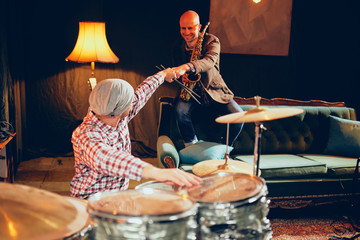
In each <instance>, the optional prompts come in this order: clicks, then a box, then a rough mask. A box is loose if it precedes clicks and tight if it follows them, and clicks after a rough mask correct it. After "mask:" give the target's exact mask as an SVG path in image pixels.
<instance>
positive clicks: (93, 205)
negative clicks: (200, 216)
mask: <svg viewBox="0 0 360 240" xmlns="http://www.w3.org/2000/svg"><path fill="white" fill-rule="evenodd" d="M193 205H194V202H193V201H191V200H190V199H188V198H187V195H186V194H185V195H184V196H181V195H178V194H176V193H175V192H171V191H165V190H159V189H153V188H141V189H137V190H126V191H116V192H105V193H98V194H95V195H94V196H92V197H90V198H89V200H88V208H89V210H90V211H93V212H95V214H97V213H105V214H111V215H131V216H138V215H164V214H173V213H179V212H184V211H186V210H189V209H190V208H192V206H193Z"/></svg>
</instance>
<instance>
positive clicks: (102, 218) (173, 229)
mask: <svg viewBox="0 0 360 240" xmlns="http://www.w3.org/2000/svg"><path fill="white" fill-rule="evenodd" d="M142 190H146V188H142V189H140V190H139V189H138V190H134V191H142ZM152 190H154V191H162V192H168V191H165V190H159V189H152ZM168 193H169V194H175V193H172V192H170V191H169V192H168ZM107 194H111V192H109V193H105V195H107ZM88 212H89V214H90V216H91V217H92V219H93V221H94V225H95V228H94V229H93V231H92V235H93V236H92V237H93V239H99V240H100V239H101V240H102V239H117V240H123V239H124V240H125V239H126V240H128V239H129V240H130V239H139V240H141V239H144V240H145V239H146V240H152V239H160V240H185V239H188V235H189V234H190V233H191V231H190V229H191V226H192V225H193V224H194V221H195V216H196V213H197V205H196V204H193V206H192V207H191V208H190V209H188V210H186V211H183V212H179V213H172V214H164V215H127V214H116V215H114V214H109V213H104V212H101V211H97V210H95V209H92V208H88ZM195 224H196V222H195Z"/></svg>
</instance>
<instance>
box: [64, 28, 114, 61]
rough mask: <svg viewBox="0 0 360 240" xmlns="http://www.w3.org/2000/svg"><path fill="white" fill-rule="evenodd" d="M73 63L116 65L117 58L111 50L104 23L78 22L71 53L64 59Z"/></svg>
mask: <svg viewBox="0 0 360 240" xmlns="http://www.w3.org/2000/svg"><path fill="white" fill-rule="evenodd" d="M65 60H66V61H68V60H70V61H73V62H80V63H85V62H104V63H117V62H118V61H119V58H118V57H117V56H116V55H115V54H114V53H113V51H112V50H111V48H110V46H109V44H108V42H107V39H106V33H105V23H104V22H79V35H78V39H77V42H76V44H75V47H74V49H73V51H72V52H71V53H70V55H69V56H68V57H67V58H66V59H65Z"/></svg>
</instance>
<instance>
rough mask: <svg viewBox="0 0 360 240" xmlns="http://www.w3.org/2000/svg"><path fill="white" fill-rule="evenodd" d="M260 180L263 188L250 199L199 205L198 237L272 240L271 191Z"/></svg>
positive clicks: (205, 238)
mask: <svg viewBox="0 0 360 240" xmlns="http://www.w3.org/2000/svg"><path fill="white" fill-rule="evenodd" d="M223 174H224V173H222V175H223ZM226 175H228V174H226ZM257 180H258V181H260V182H262V188H261V190H260V192H259V193H257V194H255V195H254V196H251V197H250V198H247V199H242V200H239V201H231V202H226V201H213V202H203V201H198V202H197V204H198V213H197V223H198V233H197V235H199V236H200V239H202V240H207V239H212V240H213V239H246V240H253V239H254V240H263V239H270V238H271V237H272V231H271V227H270V221H269V220H268V219H267V215H268V212H269V207H268V206H269V202H270V201H269V200H268V199H267V198H266V195H267V193H268V191H267V187H266V185H265V181H264V180H263V179H262V178H258V179H257ZM190 196H191V194H190Z"/></svg>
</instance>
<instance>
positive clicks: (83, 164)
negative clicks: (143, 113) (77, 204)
mask: <svg viewBox="0 0 360 240" xmlns="http://www.w3.org/2000/svg"><path fill="white" fill-rule="evenodd" d="M163 82H164V78H163V77H161V76H160V75H158V74H155V75H153V76H150V77H148V78H147V79H145V81H143V82H142V83H141V84H140V85H139V86H138V87H137V88H136V90H135V96H134V100H133V102H132V104H133V105H132V109H131V111H130V113H129V115H128V116H127V117H125V118H124V119H122V120H120V122H119V124H118V125H117V127H111V126H109V125H107V124H105V123H103V122H102V121H100V120H99V119H98V118H97V117H96V116H95V114H94V113H93V112H92V111H91V108H89V111H88V113H87V115H86V117H85V118H84V120H83V122H82V123H81V124H80V125H79V126H78V127H77V128H76V129H75V130H74V132H73V134H72V139H71V142H72V144H73V149H74V156H75V175H74V177H73V179H72V181H71V184H70V192H71V196H73V197H78V198H85V199H86V198H88V197H89V196H90V195H92V194H94V193H97V192H102V191H110V190H125V189H127V188H128V186H129V179H134V180H137V181H139V180H140V179H141V174H142V170H143V168H144V167H145V166H147V165H149V164H148V163H146V162H144V161H142V160H141V159H139V158H137V157H135V156H133V155H131V141H130V135H129V127H128V123H129V121H130V120H131V119H132V118H133V117H134V116H135V115H136V114H137V113H138V112H139V111H140V109H141V108H142V107H143V106H144V105H145V103H146V102H147V101H148V100H149V98H150V97H151V95H152V94H153V93H154V92H155V90H156V89H157V88H158V87H159V86H160V85H161V84H162V83H163Z"/></svg>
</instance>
